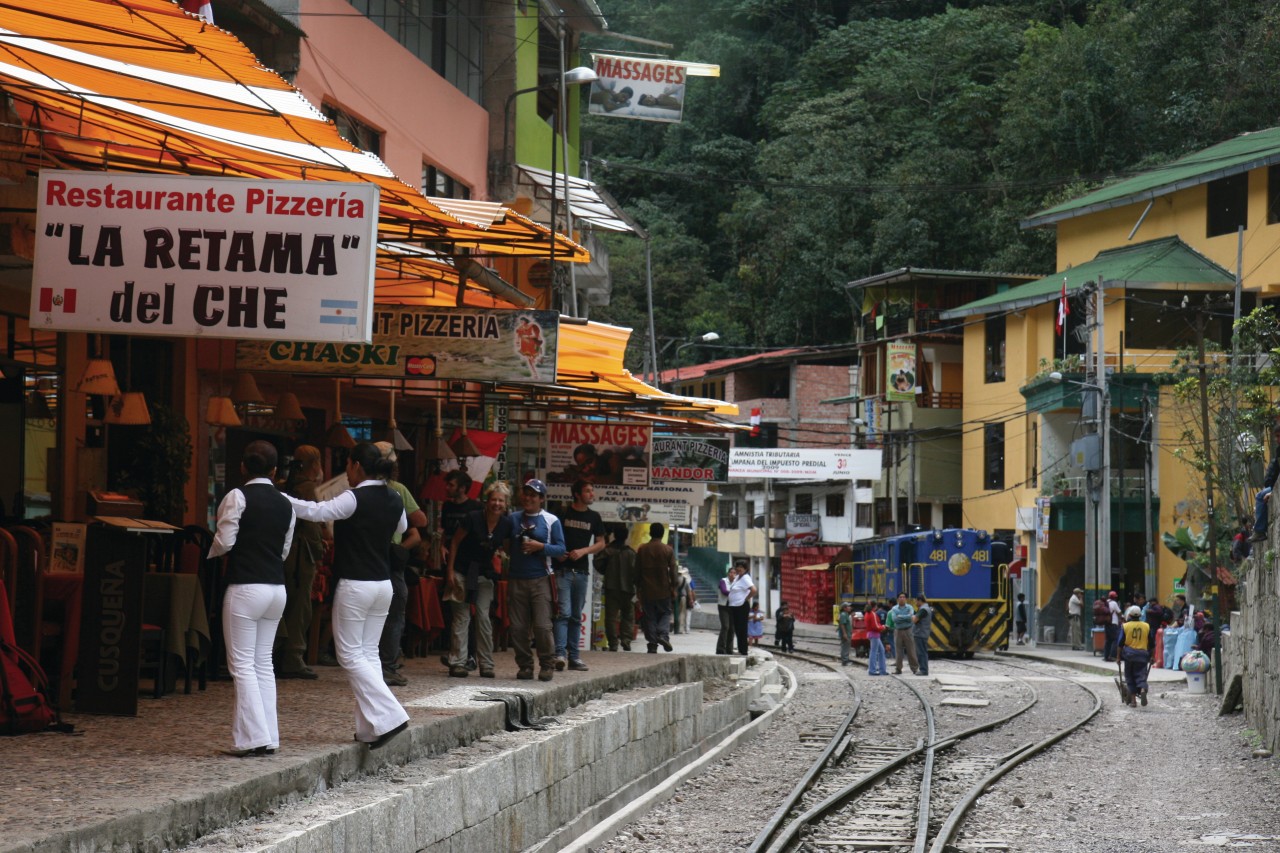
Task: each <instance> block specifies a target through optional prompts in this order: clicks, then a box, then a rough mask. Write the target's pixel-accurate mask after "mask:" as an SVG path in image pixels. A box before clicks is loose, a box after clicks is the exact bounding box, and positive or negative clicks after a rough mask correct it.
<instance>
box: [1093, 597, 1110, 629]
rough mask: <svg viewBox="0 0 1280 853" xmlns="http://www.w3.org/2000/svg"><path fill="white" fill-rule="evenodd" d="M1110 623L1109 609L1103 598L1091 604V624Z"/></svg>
mask: <svg viewBox="0 0 1280 853" xmlns="http://www.w3.org/2000/svg"><path fill="white" fill-rule="evenodd" d="M1110 621H1111V607H1110V606H1109V605H1108V604H1107V600H1106V599H1105V598H1099V599H1098V600H1097V601H1095V602H1093V624H1095V625H1106V624H1108V623H1109V622H1110Z"/></svg>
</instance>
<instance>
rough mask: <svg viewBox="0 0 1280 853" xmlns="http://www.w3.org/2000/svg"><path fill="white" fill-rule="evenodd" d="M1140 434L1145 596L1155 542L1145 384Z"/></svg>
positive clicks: (1150, 586) (1152, 575)
mask: <svg viewBox="0 0 1280 853" xmlns="http://www.w3.org/2000/svg"><path fill="white" fill-rule="evenodd" d="M1142 436H1143V438H1144V444H1145V445H1146V446H1145V447H1144V448H1143V451H1142V457H1143V458H1142V485H1143V489H1142V492H1143V496H1142V530H1143V533H1144V534H1145V536H1146V538H1145V541H1144V546H1145V550H1144V553H1143V559H1142V568H1143V572H1142V583H1143V584H1144V585H1145V586H1146V588H1147V596H1148V597H1150V596H1151V595H1153V594H1154V593H1155V591H1156V551H1155V544H1156V543H1155V537H1154V536H1153V531H1152V529H1151V492H1152V487H1153V485H1154V484H1153V483H1152V482H1151V480H1152V470H1151V447H1152V443H1153V441H1154V439H1155V436H1154V435H1152V428H1151V398H1150V397H1149V396H1148V395H1147V388H1146V386H1145V385H1144V386H1143V387H1142Z"/></svg>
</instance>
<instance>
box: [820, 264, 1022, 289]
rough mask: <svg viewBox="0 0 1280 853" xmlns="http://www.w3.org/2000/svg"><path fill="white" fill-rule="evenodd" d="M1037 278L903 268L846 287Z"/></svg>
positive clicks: (851, 283) (1004, 274)
mask: <svg viewBox="0 0 1280 853" xmlns="http://www.w3.org/2000/svg"><path fill="white" fill-rule="evenodd" d="M1035 278H1036V276H1035V274H1033V273H1020V272H976V271H973V270H935V269H927V268H925V267H901V268H899V269H896V270H889V271H888V272H882V273H877V274H876V275H869V276H867V277H866V278H860V279H857V280H855V281H851V282H849V283H848V284H846V285H845V287H846V288H847V289H849V290H859V289H861V288H864V287H873V286H875V285H877V284H898V283H900V282H905V281H922V280H929V279H943V280H951V279H962V280H965V281H1031V280H1033V279H1035Z"/></svg>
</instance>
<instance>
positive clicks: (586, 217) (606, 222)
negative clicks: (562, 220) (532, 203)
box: [516, 165, 648, 239]
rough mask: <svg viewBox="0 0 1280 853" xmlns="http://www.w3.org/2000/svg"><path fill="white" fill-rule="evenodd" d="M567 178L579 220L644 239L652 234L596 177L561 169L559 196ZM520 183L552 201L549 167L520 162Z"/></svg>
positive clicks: (536, 196) (541, 198)
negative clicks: (563, 171)
mask: <svg viewBox="0 0 1280 853" xmlns="http://www.w3.org/2000/svg"><path fill="white" fill-rule="evenodd" d="M566 181H567V182H568V186H569V212H570V213H571V214H572V215H573V221H574V223H575V224H578V225H590V226H592V227H594V228H603V229H605V230H606V231H620V232H622V233H624V234H635V235H636V236H637V237H639V238H641V239H644V238H645V237H647V236H648V234H647V233H646V232H645V230H644V228H643V227H641V225H640V223H638V222H636V221H635V220H634V219H632V218H631V217H630V216H628V215H627V212H626V211H625V210H623V209H622V205H620V204H618V202H617V201H616V200H614V198H613V196H611V195H609V193H607V192H606V191H605V190H603V189H601V187H600V186H599V185H598V184H597V183H595V181H589V180H587V179H586V178H576V177H574V176H573V175H567V176H566V175H564V174H562V173H559V172H557V173H556V176H555V184H556V198H557V199H558V200H560V201H563V200H564V197H565V182H566ZM516 186H517V187H519V186H524V187H528V188H529V189H530V190H531V191H532V195H533V198H534V199H535V200H537V201H539V202H544V203H546V204H550V200H551V173H550V172H549V171H547V170H546V169H538V168H535V167H533V166H522V165H517V166H516Z"/></svg>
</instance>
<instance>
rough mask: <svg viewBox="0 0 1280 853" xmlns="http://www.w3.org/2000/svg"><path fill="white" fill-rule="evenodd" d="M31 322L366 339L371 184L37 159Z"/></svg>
mask: <svg viewBox="0 0 1280 853" xmlns="http://www.w3.org/2000/svg"><path fill="white" fill-rule="evenodd" d="M39 193H40V195H39V198H38V200H37V203H36V241H35V263H34V270H33V273H32V286H31V324H32V325H33V326H40V327H44V328H46V329H53V330H57V331H82V332H116V333H127V334H130V335H166V336H188V337H195V336H200V337H210V338H240V339H246V338H248V339H264V338H265V339H278V338H285V339H289V340H294V341H338V342H360V343H369V342H370V341H371V340H372V336H373V278H374V273H373V267H374V253H375V249H376V245H377V225H378V188H377V187H376V186H374V185H373V184H363V183H337V182H331V181H255V180H245V179H241V178H205V177H191V176H186V175H178V176H175V175H130V174H121V173H118V172H74V171H57V170H44V171H42V172H41V173H40V189H39Z"/></svg>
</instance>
